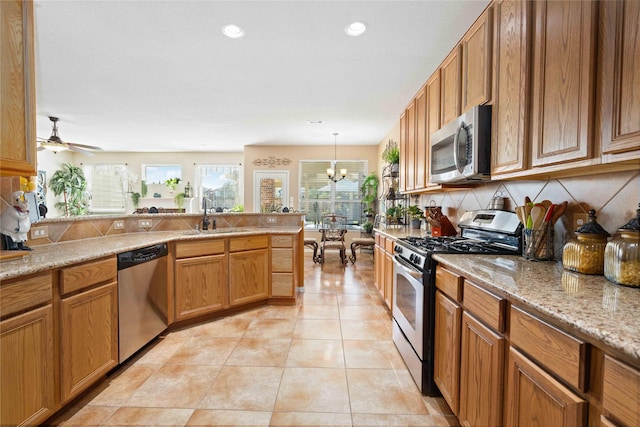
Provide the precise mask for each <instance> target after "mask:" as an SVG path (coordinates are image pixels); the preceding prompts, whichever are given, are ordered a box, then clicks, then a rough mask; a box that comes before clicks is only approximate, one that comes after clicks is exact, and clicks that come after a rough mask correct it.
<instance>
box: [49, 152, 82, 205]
mask: <svg viewBox="0 0 640 427" xmlns="http://www.w3.org/2000/svg"><path fill="white" fill-rule="evenodd" d="M49 188H50V189H51V191H53V194H54V195H56V196H59V195H61V194H62V196H63V201H62V202H57V203H56V205H55V206H56V208H58V210H60V211H61V212H63V213H64V215H65V216H78V215H85V214H86V213H87V210H88V207H89V193H88V192H87V179H86V178H85V176H84V172H83V171H82V169H81V168H79V167H78V166H74V165H72V164H70V163H65V164H63V165H62V169H60V170H57V171H55V172H54V174H53V176H51V179H50V180H49Z"/></svg>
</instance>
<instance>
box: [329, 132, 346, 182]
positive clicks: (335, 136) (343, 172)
mask: <svg viewBox="0 0 640 427" xmlns="http://www.w3.org/2000/svg"><path fill="white" fill-rule="evenodd" d="M337 146H338V132H334V133H333V164H334V165H335V164H337V157H336V152H337ZM327 176H328V177H329V180H330V181H333V182H338V181H342V180H343V179H345V178H346V177H347V170H346V169H340V176H342V178H340V179H336V172H335V171H334V170H333V169H332V168H329V169H327Z"/></svg>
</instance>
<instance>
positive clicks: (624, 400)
mask: <svg viewBox="0 0 640 427" xmlns="http://www.w3.org/2000/svg"><path fill="white" fill-rule="evenodd" d="M638 396H640V371H638V370H637V369H634V368H632V367H631V366H627V365H625V364H624V363H621V362H619V361H617V360H615V359H614V358H612V357H610V356H605V357H604V385H603V390H602V407H603V409H604V410H605V412H607V413H608V414H610V415H611V416H610V417H609V418H611V419H615V420H617V421H620V422H622V423H623V425H625V426H638V425H640V402H639V401H638Z"/></svg>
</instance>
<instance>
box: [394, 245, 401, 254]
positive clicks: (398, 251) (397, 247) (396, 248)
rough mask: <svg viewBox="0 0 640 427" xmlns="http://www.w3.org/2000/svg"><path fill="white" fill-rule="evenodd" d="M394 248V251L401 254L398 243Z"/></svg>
mask: <svg viewBox="0 0 640 427" xmlns="http://www.w3.org/2000/svg"><path fill="white" fill-rule="evenodd" d="M394 249H395V250H396V253H398V254H401V253H402V248H401V247H400V246H398V245H396V247H395V248H394Z"/></svg>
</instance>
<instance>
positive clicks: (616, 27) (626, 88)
mask: <svg viewBox="0 0 640 427" xmlns="http://www.w3.org/2000/svg"><path fill="white" fill-rule="evenodd" d="M600 22H601V28H600V34H601V37H600V41H601V48H600V50H599V51H600V58H599V61H598V64H599V65H600V67H601V71H600V76H599V78H600V81H599V83H600V85H599V87H600V99H599V104H600V113H599V115H600V120H601V126H600V139H601V146H602V153H604V154H612V153H622V152H627V151H632V150H640V35H639V34H638V22H640V3H639V2H638V1H633V0H627V1H618V2H613V1H603V2H600Z"/></svg>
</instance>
